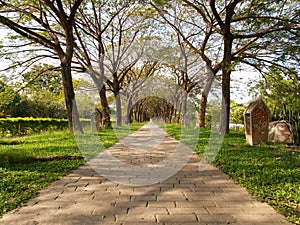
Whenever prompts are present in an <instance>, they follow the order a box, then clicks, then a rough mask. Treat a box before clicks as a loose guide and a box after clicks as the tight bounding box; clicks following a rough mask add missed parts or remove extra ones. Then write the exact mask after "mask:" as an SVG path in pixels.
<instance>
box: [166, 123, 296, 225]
mask: <svg viewBox="0 0 300 225" xmlns="http://www.w3.org/2000/svg"><path fill="white" fill-rule="evenodd" d="M167 131H168V132H169V134H171V135H172V136H174V137H175V138H179V134H180V126H178V125H167ZM209 133H210V132H209V131H208V130H201V131H200V137H199V142H198V145H197V146H196V148H195V151H196V152H198V153H199V155H200V156H201V155H202V154H203V152H204V149H205V145H206V143H207V140H208V137H209ZM245 142H246V140H245V135H244V133H242V132H236V131H232V133H231V134H228V135H225V138H224V141H223V144H222V147H221V149H220V151H219V153H218V155H217V157H216V158H215V160H214V161H213V164H214V165H216V166H217V167H218V168H220V169H221V170H222V171H223V172H225V173H227V174H228V175H229V176H231V177H232V178H233V180H234V181H235V182H236V183H238V184H240V185H241V186H243V187H245V188H247V190H248V192H249V194H251V195H253V196H255V197H256V199H257V200H259V201H262V202H267V203H268V204H270V205H271V206H273V207H274V208H275V209H276V210H278V211H279V212H280V213H282V214H283V215H285V216H286V217H287V220H288V221H290V222H293V223H295V224H300V150H299V147H292V146H287V145H279V144H268V145H267V144H263V145H259V146H248V145H246V144H245Z"/></svg>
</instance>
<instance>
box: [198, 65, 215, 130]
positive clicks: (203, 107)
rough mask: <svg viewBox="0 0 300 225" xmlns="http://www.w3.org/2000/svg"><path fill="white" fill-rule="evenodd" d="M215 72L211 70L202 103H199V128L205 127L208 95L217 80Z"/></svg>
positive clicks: (203, 92)
mask: <svg viewBox="0 0 300 225" xmlns="http://www.w3.org/2000/svg"><path fill="white" fill-rule="evenodd" d="M215 77H216V76H215V74H213V72H211V71H210V72H209V75H208V77H207V79H206V82H205V85H204V89H203V91H202V95H201V99H200V104H199V111H198V128H202V127H205V126H206V124H205V117H206V106H207V97H208V95H209V92H210V90H211V87H212V83H213V81H214V80H215Z"/></svg>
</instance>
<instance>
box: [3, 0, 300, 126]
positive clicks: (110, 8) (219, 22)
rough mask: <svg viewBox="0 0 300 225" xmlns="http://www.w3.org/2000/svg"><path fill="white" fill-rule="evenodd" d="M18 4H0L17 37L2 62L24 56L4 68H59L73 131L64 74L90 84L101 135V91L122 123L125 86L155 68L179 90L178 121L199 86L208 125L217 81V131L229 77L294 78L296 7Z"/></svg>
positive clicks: (90, 0) (71, 99)
mask: <svg viewBox="0 0 300 225" xmlns="http://www.w3.org/2000/svg"><path fill="white" fill-rule="evenodd" d="M17 2H18V4H15V3H16V2H14V1H2V0H1V1H0V5H1V9H0V23H2V24H3V25H5V26H6V27H8V28H10V29H11V30H13V31H15V32H16V33H17V34H18V35H20V36H14V37H13V38H12V39H11V41H12V43H7V44H6V43H4V45H3V48H2V50H3V51H4V54H5V55H6V56H7V55H11V54H16V53H18V56H19V57H20V56H21V57H22V56H24V54H26V56H28V55H29V56H30V57H29V58H28V57H26V58H25V59H26V60H20V58H14V60H13V61H14V62H15V64H14V65H12V67H9V68H19V66H20V65H22V66H27V67H31V66H32V65H33V64H35V63H36V62H37V61H38V60H41V59H45V58H48V59H51V60H58V61H59V62H60V66H59V67H57V68H55V67H54V68H53V69H58V68H60V70H61V72H62V76H61V77H62V82H63V87H64V93H65V101H66V106H67V112H68V118H69V121H70V123H69V125H70V129H73V125H75V126H74V127H75V129H78V130H81V127H80V123H79V115H78V111H77V106H76V103H75V94H74V87H73V84H72V74H71V71H77V72H86V73H88V74H89V76H90V77H91V78H92V80H93V82H94V83H95V86H96V88H97V90H98V94H99V97H100V100H101V107H102V113H103V115H104V116H103V123H104V124H105V126H108V127H109V126H111V124H110V113H109V103H108V101H107V96H106V95H107V90H109V91H111V92H112V93H113V95H114V98H115V102H116V113H117V124H120V123H121V120H122V110H121V102H122V101H121V96H122V95H127V103H128V105H129V106H130V104H131V103H130V101H131V100H130V99H131V97H132V96H131V97H130V88H125V87H131V90H135V89H137V88H138V87H135V85H142V84H141V83H143V82H140V80H146V78H147V77H149V76H153V75H154V74H155V72H156V71H157V70H161V68H168V69H167V71H168V72H170V71H171V72H172V74H175V76H177V77H178V79H177V81H178V82H179V83H178V85H179V86H180V88H182V89H183V90H184V91H183V92H182V93H183V94H182V93H181V94H180V99H181V100H182V101H181V103H180V105H181V106H180V108H181V112H180V114H181V118H183V119H184V118H185V108H186V106H185V104H186V102H187V96H188V94H191V93H192V91H193V90H197V88H196V87H198V88H199V89H200V90H201V100H200V101H199V113H198V114H199V125H200V126H205V112H206V105H207V98H208V93H209V92H210V90H211V86H212V82H213V81H214V80H215V79H216V78H218V77H220V78H221V89H222V100H223V104H222V117H221V128H220V131H221V132H228V129H229V110H230V77H231V73H232V71H234V70H235V69H236V68H237V67H238V66H241V65H243V64H247V65H250V66H252V67H253V68H255V69H256V70H258V71H260V72H261V73H263V74H266V71H269V67H270V66H272V67H275V68H276V69H277V70H279V71H284V72H286V71H288V72H289V73H293V74H294V75H295V77H296V78H297V79H298V80H299V77H298V75H297V70H298V69H299V35H300V34H299V4H298V3H297V2H294V1H272V2H271V1H270V2H268V4H266V2H265V1H262V0H255V1H253V0H252V1H250V0H231V1H216V0H210V1H192V0H181V1H167V0H164V1H162V0H161V1H158V0H157V1H143V2H139V1H121V2H120V1H113V0H112V1H106V2H102V1H98V0H97V1H96V0H86V1H83V0H73V1H67V2H65V1H61V0H55V1H50V0H43V1H42V0H37V1H21V4H20V2H19V1H17ZM15 40H17V41H15ZM41 46H42V47H43V48H41ZM16 48H17V50H15V49H16ZM173 48H175V49H176V51H173V50H174V49H173ZM11 49H13V50H11ZM174 52H175V53H174ZM191 52H193V53H194V54H191ZM37 53H39V54H37ZM176 54H177V55H176ZM190 55H191V56H190ZM20 61H21V62H20ZM195 65H197V66H195ZM158 68H159V69H158ZM192 68H198V69H199V68H201V69H200V70H197V69H196V70H193V69H192ZM203 68H205V69H203ZM292 68H295V69H296V70H295V69H292ZM266 75H267V74H266ZM199 78H200V79H199ZM203 78H205V79H204V80H203ZM137 80H139V82H137ZM201 81H202V82H201ZM197 85H198V86H197ZM124 89H125V90H126V93H125V92H122V90H124ZM193 95H195V96H196V95H197V93H196V94H195V93H193ZM157 101H158V102H159V101H160V100H157ZM149 104H150V103H149ZM174 104H176V103H175V102H174ZM128 108H129V109H130V108H132V107H128ZM175 108H179V107H175ZM129 114H130V113H129V112H127V115H129ZM177 115H178V114H177ZM175 117H176V116H175ZM126 118H127V119H126V121H130V120H131V117H128V116H127V117H126Z"/></svg>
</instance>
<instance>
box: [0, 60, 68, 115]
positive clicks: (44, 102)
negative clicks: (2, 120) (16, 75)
mask: <svg viewBox="0 0 300 225" xmlns="http://www.w3.org/2000/svg"><path fill="white" fill-rule="evenodd" d="M52 69H54V68H53V67H52V66H49V65H45V64H44V65H41V66H34V67H33V69H32V70H30V71H28V72H27V73H25V74H23V76H22V80H20V81H19V84H16V83H15V84H9V83H8V81H7V80H3V81H1V85H0V86H1V87H0V96H1V103H0V116H1V117H35V118H38V117H41V118H66V117H67V114H66V109H65V105H64V104H63V102H64V99H63V88H62V85H61V83H62V81H61V74H60V71H55V70H54V71H53V70H52Z"/></svg>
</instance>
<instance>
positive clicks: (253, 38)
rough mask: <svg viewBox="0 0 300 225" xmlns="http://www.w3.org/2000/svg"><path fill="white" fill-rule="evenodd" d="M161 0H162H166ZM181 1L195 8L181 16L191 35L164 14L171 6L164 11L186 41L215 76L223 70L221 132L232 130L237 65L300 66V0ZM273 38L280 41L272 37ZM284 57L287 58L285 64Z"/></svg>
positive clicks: (169, 21)
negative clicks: (218, 54)
mask: <svg viewBox="0 0 300 225" xmlns="http://www.w3.org/2000/svg"><path fill="white" fill-rule="evenodd" d="M157 2H160V4H161V2H162V1H157ZM163 2H165V1H163ZM167 2H169V1H167ZM182 2H183V3H184V5H185V6H186V7H187V8H189V9H190V10H193V11H194V12H193V13H192V15H193V16H190V17H189V18H187V19H188V20H186V19H184V20H180V22H181V23H187V24H189V25H190V26H191V25H192V26H194V31H195V32H194V34H193V35H190V34H189V35H188V34H187V32H186V30H187V29H180V27H179V26H178V23H174V22H172V20H170V17H166V16H165V15H166V12H168V11H166V10H164V11H160V12H161V14H162V15H163V16H164V17H165V19H166V21H167V22H168V23H169V24H170V25H171V26H172V27H173V28H174V29H175V30H176V31H177V32H179V33H180V34H181V35H182V37H183V38H184V40H185V41H186V43H188V44H189V45H190V46H191V48H193V49H194V50H195V51H196V52H198V53H199V54H200V56H201V57H202V59H203V60H204V61H205V62H206V63H207V66H208V67H209V68H210V69H211V71H212V72H213V75H214V76H215V75H216V74H217V72H219V71H221V72H222V99H223V104H222V117H221V128H220V131H221V132H228V131H229V112H230V77H231V72H232V71H233V70H234V68H235V66H236V65H237V64H239V63H246V64H248V65H251V66H253V67H255V68H256V69H259V70H263V67H265V66H270V65H276V66H277V67H281V68H285V69H290V67H291V66H295V65H296V66H297V68H299V50H298V49H299V30H300V29H299V3H297V2H292V1H272V2H271V1H270V2H268V4H266V2H265V1H262V0H254V1H253V0H251V1H250V0H231V1H217V0H210V1H192V0H182ZM179 4H181V3H180V2H179ZM154 6H155V7H157V6H156V5H154ZM157 8H158V9H159V10H160V8H159V7H157ZM169 8H170V7H169ZM168 15H172V17H171V18H176V17H177V15H174V14H170V13H168ZM195 18H201V20H200V22H199V19H198V21H196V23H195ZM189 31H190V30H189ZM201 33H202V34H203V36H202V38H199V40H200V42H199V40H198V41H194V40H193V38H194V37H195V36H201ZM216 37H217V40H218V41H217V42H215V38H216ZM274 37H276V39H275V40H276V45H275V42H274V40H272V38H274ZM212 40H214V41H213V42H212ZM295 40H298V41H295ZM214 42H215V43H214ZM199 43H201V44H200V45H199ZM282 50H283V51H282ZM210 52H221V53H222V54H221V57H219V59H217V58H213V57H211V56H212V55H210ZM286 60H288V61H289V62H288V63H286ZM213 62H215V63H213Z"/></svg>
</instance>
